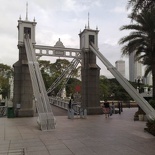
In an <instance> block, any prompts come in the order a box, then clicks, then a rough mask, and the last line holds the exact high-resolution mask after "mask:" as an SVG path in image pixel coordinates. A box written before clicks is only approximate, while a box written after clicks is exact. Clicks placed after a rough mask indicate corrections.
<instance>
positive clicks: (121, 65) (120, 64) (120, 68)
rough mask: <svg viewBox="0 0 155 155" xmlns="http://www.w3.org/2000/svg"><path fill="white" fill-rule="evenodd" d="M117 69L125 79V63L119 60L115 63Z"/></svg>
mask: <svg viewBox="0 0 155 155" xmlns="http://www.w3.org/2000/svg"><path fill="white" fill-rule="evenodd" d="M115 66H116V69H117V70H118V71H119V72H120V73H121V74H122V76H123V77H125V61H124V60H118V61H116V62H115Z"/></svg>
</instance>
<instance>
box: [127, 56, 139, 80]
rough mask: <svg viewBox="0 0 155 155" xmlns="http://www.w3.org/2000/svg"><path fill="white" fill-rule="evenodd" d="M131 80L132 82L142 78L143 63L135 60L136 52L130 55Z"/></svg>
mask: <svg viewBox="0 0 155 155" xmlns="http://www.w3.org/2000/svg"><path fill="white" fill-rule="evenodd" d="M129 80H130V81H131V82H136V81H137V80H142V64H141V63H140V62H139V61H135V53H131V54H130V55H129Z"/></svg>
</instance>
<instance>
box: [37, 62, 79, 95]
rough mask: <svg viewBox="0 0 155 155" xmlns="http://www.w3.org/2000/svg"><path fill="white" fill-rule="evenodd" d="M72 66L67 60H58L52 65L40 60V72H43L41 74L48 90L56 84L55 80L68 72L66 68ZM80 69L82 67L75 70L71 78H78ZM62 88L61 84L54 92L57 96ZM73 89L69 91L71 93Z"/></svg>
mask: <svg viewBox="0 0 155 155" xmlns="http://www.w3.org/2000/svg"><path fill="white" fill-rule="evenodd" d="M70 64H71V62H69V61H68V60H66V59H57V60H56V62H54V63H50V61H46V60H39V67H40V70H41V73H42V76H43V79H44V83H45V87H46V89H48V88H49V87H50V86H51V85H52V84H53V83H54V82H55V80H56V79H57V78H58V77H59V76H60V75H61V74H62V73H63V72H64V71H65V70H66V68H67V67H68V66H69V65H70ZM79 69H80V67H78V68H77V69H74V70H73V74H72V76H71V78H76V77H78V75H77V74H78V71H79ZM74 81H75V80H74ZM70 86H71V87H74V84H73V85H71V84H70ZM61 88H62V83H60V84H59V86H58V87H57V88H55V90H54V92H55V94H57V93H58V92H59V90H60V89H61ZM72 89H74V88H71V89H67V90H69V91H70V90H72ZM67 94H68V92H67Z"/></svg>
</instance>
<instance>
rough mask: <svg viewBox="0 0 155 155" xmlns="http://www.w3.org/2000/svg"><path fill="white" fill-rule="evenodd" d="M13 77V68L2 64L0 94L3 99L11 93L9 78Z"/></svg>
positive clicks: (0, 65)
mask: <svg viewBox="0 0 155 155" xmlns="http://www.w3.org/2000/svg"><path fill="white" fill-rule="evenodd" d="M12 76H13V68H12V67H10V66H8V65H4V64H2V63H1V64H0V94H2V97H3V98H5V97H8V95H9V91H10V84H9V78H11V77H12Z"/></svg>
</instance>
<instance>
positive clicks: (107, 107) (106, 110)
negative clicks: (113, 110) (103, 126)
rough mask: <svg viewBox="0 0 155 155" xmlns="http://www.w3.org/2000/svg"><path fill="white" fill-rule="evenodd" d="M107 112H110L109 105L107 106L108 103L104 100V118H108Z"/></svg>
mask: <svg viewBox="0 0 155 155" xmlns="http://www.w3.org/2000/svg"><path fill="white" fill-rule="evenodd" d="M109 112H110V105H109V102H108V101H107V100H105V102H104V114H105V118H107V117H109Z"/></svg>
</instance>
